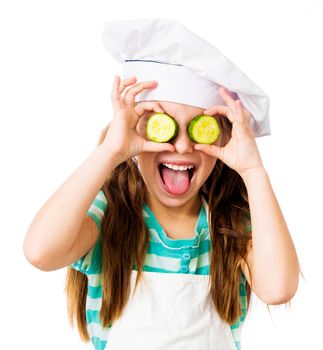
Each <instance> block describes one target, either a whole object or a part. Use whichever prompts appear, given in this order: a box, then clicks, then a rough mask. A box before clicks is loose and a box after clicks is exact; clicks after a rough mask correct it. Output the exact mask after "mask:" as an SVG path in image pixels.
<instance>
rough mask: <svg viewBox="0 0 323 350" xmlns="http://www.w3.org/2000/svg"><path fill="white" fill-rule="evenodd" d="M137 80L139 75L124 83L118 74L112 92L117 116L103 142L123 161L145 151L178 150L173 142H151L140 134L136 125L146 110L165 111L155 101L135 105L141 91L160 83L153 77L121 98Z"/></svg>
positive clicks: (133, 87) (115, 115) (114, 117)
mask: <svg viewBox="0 0 323 350" xmlns="http://www.w3.org/2000/svg"><path fill="white" fill-rule="evenodd" d="M135 82H136V77H132V78H129V79H125V80H123V81H122V82H121V81H120V77H119V76H118V75H116V76H115V78H114V83H113V89H112V93H111V99H112V106H113V110H114V116H113V120H112V121H111V123H110V125H109V129H108V132H107V134H106V136H105V139H104V141H103V144H104V145H108V147H109V150H110V152H113V154H114V155H115V156H116V157H117V158H118V159H119V160H120V163H121V162H123V161H125V160H127V159H129V158H131V157H134V156H135V155H137V154H140V153H144V152H163V151H170V152H173V151H175V147H174V146H173V145H172V144H170V143H157V142H153V141H148V140H147V139H145V138H144V137H143V136H141V135H140V134H138V132H137V130H136V127H137V124H138V122H139V120H140V117H142V116H143V115H144V114H145V111H147V110H148V111H155V112H163V113H165V112H164V111H163V109H162V107H161V106H160V105H159V104H158V103H157V102H156V101H145V102H140V103H139V104H138V105H136V106H135V96H136V95H137V94H138V93H140V92H141V91H143V90H144V89H150V88H154V87H156V86H157V82H156V81H154V80H151V81H145V82H141V83H138V84H136V85H134V86H132V87H130V88H129V89H128V90H127V91H126V93H125V94H124V96H123V97H122V96H121V94H122V92H123V91H124V90H125V88H126V87H127V86H130V85H132V84H134V83H135Z"/></svg>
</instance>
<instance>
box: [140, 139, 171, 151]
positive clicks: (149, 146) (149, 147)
mask: <svg viewBox="0 0 323 350" xmlns="http://www.w3.org/2000/svg"><path fill="white" fill-rule="evenodd" d="M163 151H164V152H167V151H168V152H174V151H175V147H174V146H173V145H172V144H170V143H158V142H154V141H145V142H144V144H143V152H163Z"/></svg>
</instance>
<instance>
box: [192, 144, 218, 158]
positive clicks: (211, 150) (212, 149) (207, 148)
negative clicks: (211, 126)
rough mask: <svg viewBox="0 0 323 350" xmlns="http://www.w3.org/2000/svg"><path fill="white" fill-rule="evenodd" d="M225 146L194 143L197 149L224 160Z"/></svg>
mask: <svg viewBox="0 0 323 350" xmlns="http://www.w3.org/2000/svg"><path fill="white" fill-rule="evenodd" d="M223 148H224V147H219V146H214V145H202V144H200V143H198V144H195V145H194V149H195V150H197V151H202V152H204V153H205V154H207V155H209V156H212V157H215V158H219V159H220V160H222V154H223Z"/></svg>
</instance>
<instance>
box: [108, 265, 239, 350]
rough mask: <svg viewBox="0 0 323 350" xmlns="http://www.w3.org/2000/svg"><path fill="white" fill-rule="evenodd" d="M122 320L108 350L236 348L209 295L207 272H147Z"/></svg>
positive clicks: (113, 329)
mask: <svg viewBox="0 0 323 350" xmlns="http://www.w3.org/2000/svg"><path fill="white" fill-rule="evenodd" d="M136 276H137V271H136V270H132V273H131V294H130V297H129V301H128V303H127V304H126V306H125V309H124V311H123V313H122V315H121V317H120V318H119V319H117V320H116V321H114V322H113V324H112V327H111V328H110V332H109V337H108V340H107V345H106V349H107V350H130V349H135V350H144V349H149V350H166V349H167V350H187V349H191V350H195V349H196V350H200V349H203V350H237V349H236V346H235V343H234V340H233V337H232V333H231V328H230V325H228V324H227V323H225V322H224V321H223V320H221V318H220V317H219V315H218V313H217V312H216V309H215V307H214V305H213V303H212V299H211V295H210V293H209V290H210V289H209V285H208V283H209V279H210V276H209V275H193V274H177V273H161V272H147V271H143V279H141V280H140V281H139V283H138V285H137V289H136V291H135V293H134V294H133V291H134V285H135V281H136Z"/></svg>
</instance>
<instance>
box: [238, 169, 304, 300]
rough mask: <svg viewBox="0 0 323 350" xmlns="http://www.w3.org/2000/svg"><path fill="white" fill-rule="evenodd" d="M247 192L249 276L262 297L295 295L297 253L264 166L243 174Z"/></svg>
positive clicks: (297, 272)
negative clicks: (249, 240) (250, 263)
mask: <svg viewBox="0 0 323 350" xmlns="http://www.w3.org/2000/svg"><path fill="white" fill-rule="evenodd" d="M242 178H243V180H244V183H245V185H246V187H247V191H248V199H249V206H250V214H251V226H252V243H253V249H252V260H251V261H252V267H253V271H252V275H253V278H254V283H255V285H256V286H257V290H258V292H259V293H260V294H261V295H263V296H268V299H270V298H271V297H272V298H284V297H285V296H292V295H294V294H295V292H296V290H297V286H298V279H299V263H298V258H297V253H296V250H295V247H294V244H293V241H292V238H291V236H290V233H289V230H288V227H287V224H286V222H285V220H284V217H283V214H282V212H281V209H280V207H279V204H278V201H277V199H276V197H275V194H274V192H273V189H272V186H271V183H270V180H269V177H268V174H267V173H266V171H265V169H263V168H262V169H259V170H254V171H249V172H248V173H246V174H244V175H242Z"/></svg>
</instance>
